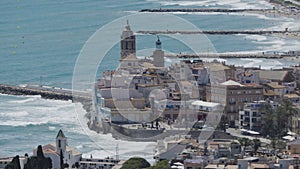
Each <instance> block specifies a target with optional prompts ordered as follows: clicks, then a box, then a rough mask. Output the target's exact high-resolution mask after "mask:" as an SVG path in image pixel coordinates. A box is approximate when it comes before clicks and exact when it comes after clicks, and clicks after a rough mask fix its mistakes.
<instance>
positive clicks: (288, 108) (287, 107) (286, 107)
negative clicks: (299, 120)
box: [280, 99, 297, 130]
mask: <svg viewBox="0 0 300 169" xmlns="http://www.w3.org/2000/svg"><path fill="white" fill-rule="evenodd" d="M280 109H281V110H282V111H283V112H284V114H285V115H286V116H287V129H290V130H291V129H292V117H293V116H294V115H295V114H297V110H296V109H295V108H294V105H293V103H292V102H291V101H290V100H288V99H283V100H282V101H281V106H280Z"/></svg>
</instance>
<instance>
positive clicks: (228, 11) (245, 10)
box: [139, 8, 272, 13]
mask: <svg viewBox="0 0 300 169" xmlns="http://www.w3.org/2000/svg"><path fill="white" fill-rule="evenodd" d="M269 10H272V9H226V8H159V9H142V10H140V11H139V12H222V13H232V12H265V11H269Z"/></svg>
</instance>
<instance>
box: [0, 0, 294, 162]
mask: <svg viewBox="0 0 300 169" xmlns="http://www.w3.org/2000/svg"><path fill="white" fill-rule="evenodd" d="M228 2H230V1H228ZM232 2H233V3H232V4H230V3H224V2H223V1H222V0H213V1H210V2H207V1H179V0H177V1H171V0H165V1H156V0H126V1H125V0H121V1H111V0H101V1H97V0H66V1H59V0H52V1H48V0H30V1H25V0H12V1H10V0H3V1H0V16H1V17H0V83H4V84H15V85H19V84H39V83H42V84H44V85H50V86H57V87H65V88H71V84H72V73H73V69H74V65H75V63H76V59H77V56H78V55H79V52H80V50H81V48H82V46H83V45H84V43H85V42H86V41H87V40H88V38H89V37H90V36H91V35H92V34H93V33H94V32H95V31H96V30H98V29H99V28H101V26H104V25H105V24H108V23H109V22H111V21H113V20H114V19H117V18H119V17H122V16H125V15H129V14H133V13H136V12H137V11H138V10H140V9H143V8H159V7H179V8H184V7H239V6H243V5H244V4H248V5H250V7H255V3H254V2H253V1H250V0H248V1H246V0H240V1H232ZM257 2H260V1H258V0H257ZM189 4H193V6H186V5H189ZM259 7H261V6H259ZM266 7H270V5H266ZM177 16H179V17H182V18H184V19H186V20H188V21H190V22H192V23H193V24H195V25H196V26H198V27H199V28H200V29H202V30H211V29H213V30H222V29H230V30H243V29H269V28H271V27H274V26H275V24H274V23H276V26H280V25H282V27H283V28H284V26H285V25H284V24H289V23H293V22H295V23H296V21H291V20H288V21H287V20H286V19H284V18H282V19H280V18H279V19H275V20H274V19H273V18H264V17H261V16H259V15H248V14H238V15H231V14H187V13H183V14H177ZM130 22H134V21H130ZM283 28H282V29H283ZM133 29H134V28H133ZM120 34H121V32H120ZM117 36H120V35H117ZM103 38H106V37H103ZM208 38H209V39H210V41H211V42H212V43H213V45H214V47H215V49H216V50H217V51H219V52H236V51H260V50H280V49H281V48H282V49H287V48H288V47H289V46H292V47H295V46H297V44H298V43H299V42H298V41H289V40H285V39H277V38H275V40H276V43H275V44H273V43H269V42H271V41H273V40H274V38H271V37H261V36H258V37H256V36H243V35H239V36H233V35H228V36H220V35H211V36H208ZM154 40H155V38H153V37H152V36H148V37H138V44H137V48H138V50H143V49H146V48H153V47H154V45H153V42H154ZM162 40H164V41H163V47H164V49H165V50H168V51H174V50H175V51H176V49H177V50H179V49H178V48H176V49H174V46H177V45H176V43H175V42H172V40H170V39H168V38H164V37H162ZM99 45H101V44H99ZM276 45H277V47H276ZM275 47H276V48H275ZM208 52H209V51H208ZM118 60H119V46H118V45H117V46H115V47H114V48H113V50H112V51H110V52H109V53H108V54H107V56H106V57H105V59H104V61H103V63H102V64H101V65H100V67H99V72H101V71H102V70H106V69H114V67H116V66H117V65H118ZM227 62H228V63H231V64H240V65H245V64H248V66H258V65H259V64H262V63H264V64H263V65H266V67H268V68H269V67H272V66H274V65H275V66H278V67H280V66H285V65H289V64H291V63H289V62H287V61H280V60H275V61H274V60H273V61H267V60H257V59H252V60H251V59H250V60H249V59H248V60H234V59H231V60H230V59H229V60H227ZM263 65H262V66H263ZM76 118H77V116H76V113H75V112H74V105H73V104H72V103H71V102H62V101H52V100H43V99H41V98H39V97H16V96H6V95H0V147H1V149H0V156H12V155H16V154H21V155H22V154H24V153H30V152H31V151H32V149H33V148H35V147H36V146H37V145H38V144H46V143H49V142H54V137H55V136H56V133H57V131H58V130H59V129H60V128H61V129H63V130H64V132H65V133H66V135H67V136H68V137H69V143H70V145H72V146H74V147H76V148H77V149H79V151H81V152H83V153H85V154H86V155H87V156H88V155H89V154H90V153H93V154H94V156H103V157H106V156H113V155H114V150H115V146H116V145H117V144H118V143H120V152H121V158H122V157H123V158H128V157H129V156H132V155H140V156H143V157H146V158H147V159H152V154H153V151H152V148H153V144H151V143H139V144H140V145H139V146H133V145H135V144H137V143H130V142H122V141H116V140H114V139H112V138H111V136H110V135H98V134H96V133H93V132H90V133H89V136H93V137H95V138H94V140H96V141H95V142H92V141H90V139H89V138H88V137H86V133H85V132H83V130H82V128H81V126H80V125H79V123H78V121H77V119H76Z"/></svg>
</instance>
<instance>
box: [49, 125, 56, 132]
mask: <svg viewBox="0 0 300 169" xmlns="http://www.w3.org/2000/svg"><path fill="white" fill-rule="evenodd" d="M48 128H49V130H50V131H54V130H56V127H54V126H49V127H48Z"/></svg>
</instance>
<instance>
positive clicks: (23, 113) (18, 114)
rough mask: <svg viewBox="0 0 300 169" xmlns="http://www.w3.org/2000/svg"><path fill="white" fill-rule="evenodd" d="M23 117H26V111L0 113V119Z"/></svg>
mask: <svg viewBox="0 0 300 169" xmlns="http://www.w3.org/2000/svg"><path fill="white" fill-rule="evenodd" d="M24 116H28V112H27V111H15V112H0V117H24Z"/></svg>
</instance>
